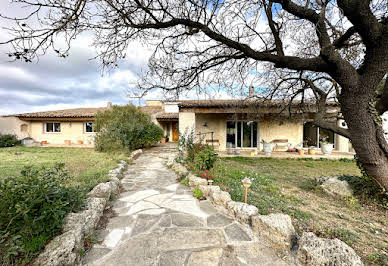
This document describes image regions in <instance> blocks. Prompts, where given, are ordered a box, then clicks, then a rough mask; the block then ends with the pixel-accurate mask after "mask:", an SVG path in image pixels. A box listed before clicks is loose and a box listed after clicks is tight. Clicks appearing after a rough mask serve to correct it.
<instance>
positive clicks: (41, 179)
mask: <svg viewBox="0 0 388 266" xmlns="http://www.w3.org/2000/svg"><path fill="white" fill-rule="evenodd" d="M69 178H70V177H69V175H68V172H67V171H66V170H65V169H64V164H57V165H56V166H55V167H53V168H51V169H50V168H42V169H36V168H31V167H26V168H24V169H23V170H22V171H21V174H20V176H18V177H8V178H5V179H3V180H1V181H0V254H1V255H0V265H13V264H26V263H28V261H30V260H31V259H32V258H33V257H34V256H36V255H37V254H38V253H39V251H40V250H41V249H42V248H43V247H44V246H45V244H46V242H47V241H48V240H49V239H51V238H52V237H53V236H55V235H57V234H58V233H60V231H61V229H62V224H63V222H64V218H65V216H66V214H67V213H68V212H71V211H77V210H79V209H80V208H81V207H82V205H83V198H84V193H83V192H82V191H80V189H79V188H76V187H67V186H65V185H64V183H65V182H68V179H69Z"/></svg>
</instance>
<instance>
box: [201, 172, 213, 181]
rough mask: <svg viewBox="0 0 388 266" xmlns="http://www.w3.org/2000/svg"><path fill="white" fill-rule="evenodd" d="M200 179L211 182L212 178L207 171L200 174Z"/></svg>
mask: <svg viewBox="0 0 388 266" xmlns="http://www.w3.org/2000/svg"><path fill="white" fill-rule="evenodd" d="M202 178H204V179H207V180H211V179H212V176H211V173H210V171H209V170H205V172H203V173H202Z"/></svg>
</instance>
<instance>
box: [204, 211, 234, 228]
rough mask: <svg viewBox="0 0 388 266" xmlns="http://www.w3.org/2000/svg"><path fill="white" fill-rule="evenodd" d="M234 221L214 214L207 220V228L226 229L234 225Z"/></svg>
mask: <svg viewBox="0 0 388 266" xmlns="http://www.w3.org/2000/svg"><path fill="white" fill-rule="evenodd" d="M233 221H234V220H233V219H231V218H229V217H226V216H225V215H222V214H214V215H212V216H209V217H208V218H207V226H209V227H224V226H227V225H228V224H231V223H233Z"/></svg>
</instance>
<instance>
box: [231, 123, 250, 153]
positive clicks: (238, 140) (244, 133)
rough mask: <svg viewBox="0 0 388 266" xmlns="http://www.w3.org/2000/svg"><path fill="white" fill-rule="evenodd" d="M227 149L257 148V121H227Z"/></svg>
mask: <svg viewBox="0 0 388 266" xmlns="http://www.w3.org/2000/svg"><path fill="white" fill-rule="evenodd" d="M226 147H227V148H236V147H238V148H257V122H256V121H227V122H226Z"/></svg>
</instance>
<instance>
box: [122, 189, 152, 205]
mask: <svg viewBox="0 0 388 266" xmlns="http://www.w3.org/2000/svg"><path fill="white" fill-rule="evenodd" d="M156 194H159V191H156V190H153V189H148V190H142V191H138V192H135V193H133V194H131V195H128V196H126V197H120V200H121V201H125V202H132V203H134V202H138V201H140V200H143V199H146V198H148V197H151V196H153V195H156Z"/></svg>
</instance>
